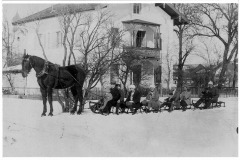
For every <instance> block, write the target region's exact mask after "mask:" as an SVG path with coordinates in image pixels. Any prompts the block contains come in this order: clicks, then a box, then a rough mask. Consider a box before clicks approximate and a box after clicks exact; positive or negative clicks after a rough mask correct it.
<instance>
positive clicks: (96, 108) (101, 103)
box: [89, 96, 225, 114]
mask: <svg viewBox="0 0 240 160" xmlns="http://www.w3.org/2000/svg"><path fill="white" fill-rule="evenodd" d="M110 99H111V97H110V96H109V97H101V98H100V100H98V101H97V102H93V101H89V108H90V110H91V111H92V112H93V113H96V114H102V112H101V111H102V110H103V108H104V107H105V105H106V103H107V102H108V101H109V100H110ZM194 103H196V100H192V101H191V104H190V105H189V106H188V107H187V108H186V109H193V110H195V109H196V108H195V107H194V106H193V104H194ZM222 104H223V107H225V102H222V101H218V102H213V103H212V104H211V106H210V109H213V108H215V107H217V108H219V107H222ZM203 106H204V105H200V106H199V107H198V109H202V108H203ZM114 107H115V108H116V106H113V107H112V109H113V108H114ZM118 108H119V111H118V112H117V113H123V112H122V110H121V107H118ZM129 110H130V108H126V112H125V113H129ZM161 110H168V111H169V107H167V106H164V107H163V108H159V109H158V110H154V109H152V110H149V109H148V108H147V107H146V106H144V105H141V107H140V108H139V111H140V112H141V113H142V112H145V113H150V112H153V113H158V112H161ZM173 110H182V108H181V106H180V104H178V103H174V107H173ZM111 112H113V110H111Z"/></svg>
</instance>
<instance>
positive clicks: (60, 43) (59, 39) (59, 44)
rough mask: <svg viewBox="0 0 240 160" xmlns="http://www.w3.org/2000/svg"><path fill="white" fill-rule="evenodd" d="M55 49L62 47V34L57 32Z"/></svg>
mask: <svg viewBox="0 0 240 160" xmlns="http://www.w3.org/2000/svg"><path fill="white" fill-rule="evenodd" d="M56 34H57V36H56V47H57V48H58V47H60V46H61V45H62V32H60V31H58V32H56Z"/></svg>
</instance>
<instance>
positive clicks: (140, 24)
mask: <svg viewBox="0 0 240 160" xmlns="http://www.w3.org/2000/svg"><path fill="white" fill-rule="evenodd" d="M64 5H66V4H57V5H53V6H52V7H49V8H47V9H45V10H43V11H40V12H38V13H35V14H33V15H29V16H28V17H25V18H22V19H18V20H15V21H13V23H12V24H13V25H14V26H25V27H26V28H28V30H27V33H25V34H21V33H20V34H19V36H18V43H19V45H18V46H19V50H21V51H23V50H26V52H27V53H28V54H30V55H36V56H39V57H42V58H43V54H42V49H41V47H40V45H39V43H38V37H37V34H36V30H34V29H32V28H34V26H36V22H38V33H39V37H40V39H41V42H42V46H43V48H44V50H45V53H46V55H47V58H48V60H49V61H51V62H53V63H56V64H59V65H62V61H63V58H64V48H63V44H62V42H63V32H62V29H61V25H60V23H59V18H58V16H57V15H56V14H54V13H55V12H54V11H56V10H59V9H61V8H62V7H64ZM71 7H72V8H74V7H77V8H78V9H79V10H78V12H79V13H81V14H84V13H86V14H89V13H90V14H95V13H96V12H98V11H102V10H106V11H108V12H110V13H112V14H113V15H114V16H112V23H113V28H114V29H125V30H127V31H126V33H125V34H124V36H123V38H122V39H123V41H124V45H123V46H122V48H121V49H122V51H123V52H125V53H126V55H127V54H128V53H129V54H134V55H135V56H137V57H138V59H136V60H133V61H131V72H130V74H129V82H128V84H142V85H146V86H148V85H150V84H156V85H161V83H162V81H161V74H162V73H161V72H162V71H161V70H162V69H161V66H162V61H163V59H162V57H163V55H164V54H165V53H166V52H167V44H171V43H173V39H172V37H173V34H174V32H173V27H174V25H176V24H183V23H187V20H186V19H185V18H184V17H182V16H181V14H180V13H179V12H178V11H177V10H176V9H175V8H174V7H173V6H172V5H171V4H162V3H159V4H155V3H149V4H148V3H143V4H141V3H128V4H122V3H121V4H116V3H114V4H74V5H72V6H71ZM36 17H38V18H37V19H36ZM76 39H77V38H76ZM126 59H127V58H126ZM126 63H127V61H126ZM119 67H121V66H120V64H117V63H116V64H115V65H113V66H112V67H111V68H110V69H109V71H110V72H109V74H108V75H107V76H106V81H108V82H109V83H111V82H112V81H115V80H116V79H118V77H117V76H118V74H119ZM31 75H32V76H31ZM34 75H35V73H34V72H33V71H32V72H31V73H30V77H31V80H27V81H28V82H27V83H26V82H25V85H26V87H29V86H31V87H32V86H35V85H36V86H35V87H38V86H37V84H36V83H32V82H34V81H35V82H36V80H35V79H34ZM145 75H147V76H145ZM143 77H147V78H145V79H144V78H143ZM28 79H29V78H28ZM31 83H32V84H31Z"/></svg>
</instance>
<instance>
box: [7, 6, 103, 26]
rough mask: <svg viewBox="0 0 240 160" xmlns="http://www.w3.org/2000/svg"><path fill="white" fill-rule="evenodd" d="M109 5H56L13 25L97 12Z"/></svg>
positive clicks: (14, 22)
mask: <svg viewBox="0 0 240 160" xmlns="http://www.w3.org/2000/svg"><path fill="white" fill-rule="evenodd" d="M106 6H107V5H103V4H94V3H90V4H56V5H53V6H51V7H49V8H46V9H44V10H42V11H40V12H37V13H34V14H32V15H30V16H27V17H25V18H22V19H19V20H16V21H13V22H12V24H13V25H18V24H23V23H27V22H32V21H35V20H37V19H38V20H41V19H47V18H52V17H56V16H58V15H59V13H74V12H84V11H91V10H95V9H96V8H97V7H100V8H105V7H106Z"/></svg>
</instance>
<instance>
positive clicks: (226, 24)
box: [193, 3, 238, 86]
mask: <svg viewBox="0 0 240 160" xmlns="http://www.w3.org/2000/svg"><path fill="white" fill-rule="evenodd" d="M195 7H196V10H197V11H198V13H199V14H200V15H201V17H202V19H198V20H195V21H193V24H194V25H195V28H196V30H195V32H196V33H195V34H194V35H195V36H196V35H197V36H204V37H214V38H217V39H218V40H219V41H220V42H221V43H222V44H223V46H224V52H223V59H222V66H221V73H220V79H219V82H218V86H221V85H222V84H223V83H224V78H225V72H226V70H227V66H228V64H229V63H230V61H231V60H232V58H233V55H234V53H235V52H236V50H237V46H238V37H237V35H238V4H234V3H229V4H216V3H212V4H196V6H195Z"/></svg>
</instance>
